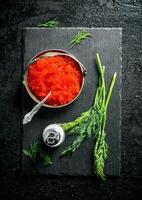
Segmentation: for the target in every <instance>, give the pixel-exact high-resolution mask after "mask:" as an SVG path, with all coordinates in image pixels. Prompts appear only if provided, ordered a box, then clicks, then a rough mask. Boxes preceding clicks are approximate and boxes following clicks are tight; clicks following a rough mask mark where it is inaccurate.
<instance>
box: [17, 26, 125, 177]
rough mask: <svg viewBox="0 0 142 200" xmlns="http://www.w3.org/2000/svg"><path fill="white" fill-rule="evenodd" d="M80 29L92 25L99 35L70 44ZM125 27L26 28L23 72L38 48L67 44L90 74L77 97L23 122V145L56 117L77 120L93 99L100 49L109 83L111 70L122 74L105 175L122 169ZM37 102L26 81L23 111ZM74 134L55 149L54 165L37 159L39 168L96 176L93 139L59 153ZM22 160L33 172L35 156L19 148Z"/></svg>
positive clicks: (43, 171) (112, 116) (116, 91)
mask: <svg viewBox="0 0 142 200" xmlns="http://www.w3.org/2000/svg"><path fill="white" fill-rule="evenodd" d="M80 30H86V31H89V32H90V33H91V34H93V35H94V36H95V39H94V40H93V39H92V38H89V39H87V40H85V41H83V42H82V43H81V44H80V45H77V46H75V47H74V48H73V49H70V50H68V49H66V48H65V47H66V45H67V43H68V42H69V41H70V39H71V38H72V36H73V35H74V34H75V33H77V32H78V31H80ZM121 37H122V29H121V28H57V29H44V28H26V29H24V34H23V67H24V70H23V71H24V72H25V71H26V68H27V63H28V61H29V60H30V59H31V58H32V57H33V56H34V55H35V54H37V53H38V52H40V51H43V50H46V49H64V50H68V51H69V52H71V53H72V54H73V55H74V56H75V57H77V58H78V60H79V61H80V62H82V64H83V65H84V66H85V67H86V69H87V75H86V77H85V84H84V88H83V91H82V93H81V95H80V96H79V98H78V99H77V100H76V101H75V102H74V103H72V104H71V105H69V106H67V107H65V108H62V109H47V108H41V110H40V111H39V113H38V114H37V115H36V116H35V117H34V119H33V120H32V122H31V123H29V124H27V125H24V126H23V134H22V148H24V149H26V148H28V147H29V145H30V144H31V143H32V142H33V141H35V140H36V138H38V137H40V135H41V134H42V131H43V129H44V128H45V126H47V125H48V124H51V123H54V122H68V121H72V120H74V119H75V118H76V117H77V116H79V115H80V114H81V113H82V112H83V111H85V110H87V109H88V108H89V107H90V106H91V105H92V103H93V99H94V95H95V90H96V86H97V81H98V74H97V70H96V65H95V55H96V53H97V52H98V53H99V54H100V56H101V60H102V62H103V64H104V65H105V66H106V74H105V77H106V85H107V86H108V85H109V84H110V81H111V77H112V75H113V73H114V72H115V71H116V72H117V74H118V78H117V82H116V85H115V89H114V91H113V94H112V97H111V101H110V104H109V108H108V117H107V118H108V121H107V127H106V132H107V142H108V145H109V157H108V159H107V161H106V166H105V171H106V174H107V175H114V176H119V175H120V168H121V148H120V141H121V53H122V52H121V51H122V47H121ZM34 105H35V102H34V101H33V100H32V99H31V98H30V97H29V96H28V95H27V92H26V91H25V89H24V87H23V100H22V107H23V116H24V114H25V113H27V112H28V111H30V110H31V108H32V107H33V106H34ZM73 139H74V137H70V136H68V137H66V140H65V142H64V143H63V145H62V146H61V147H59V148H56V149H54V150H53V151H52V157H53V161H54V163H53V165H51V166H49V167H43V166H42V164H41V163H40V162H39V163H37V165H36V168H37V169H38V171H39V172H40V173H41V174H47V175H71V176H92V175H93V172H92V153H93V152H92V151H93V145H94V142H95V140H92V139H88V140H87V141H85V142H84V143H83V144H82V145H81V146H80V148H79V149H78V150H77V151H76V152H75V153H74V154H72V156H66V157H63V158H59V156H60V153H61V152H62V151H63V150H64V149H65V147H67V146H68V145H69V144H70V143H71V141H73ZM21 156H22V159H21V166H22V172H23V173H30V171H31V169H32V163H31V161H30V160H29V159H28V158H27V157H25V156H24V155H23V154H21Z"/></svg>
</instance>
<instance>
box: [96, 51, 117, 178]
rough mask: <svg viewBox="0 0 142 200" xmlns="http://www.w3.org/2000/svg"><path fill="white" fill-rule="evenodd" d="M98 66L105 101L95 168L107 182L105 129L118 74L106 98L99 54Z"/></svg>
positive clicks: (99, 125)
mask: <svg viewBox="0 0 142 200" xmlns="http://www.w3.org/2000/svg"><path fill="white" fill-rule="evenodd" d="M97 64H98V67H99V69H100V73H101V77H100V78H101V79H100V80H99V81H101V82H102V95H101V98H102V99H103V101H102V104H101V111H102V113H101V116H100V120H99V123H98V128H97V129H96V130H95V132H96V144H95V146H94V152H93V159H94V168H95V169H96V173H97V175H98V177H100V178H101V179H102V180H105V173H104V167H105V160H106V159H107V157H108V144H107V143H106V133H105V127H106V120H107V108H108V103H109V101H110V97H111V94H112V90H113V87H114V85H115V81H116V73H114V75H113V78H112V82H111V85H110V88H109V91H108V94H107V97H106V88H105V80H104V72H103V70H104V66H102V64H101V61H100V58H99V55H98V54H97Z"/></svg>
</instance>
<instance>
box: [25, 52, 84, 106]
mask: <svg viewBox="0 0 142 200" xmlns="http://www.w3.org/2000/svg"><path fill="white" fill-rule="evenodd" d="M55 55H65V56H68V57H70V58H72V59H73V60H74V61H76V62H77V63H78V66H79V67H80V70H81V72H82V85H81V88H80V91H79V93H78V94H77V96H76V97H75V98H74V99H72V101H70V102H69V103H67V104H64V105H60V106H52V105H48V104H43V106H45V107H48V108H61V107H64V106H67V105H69V104H71V103H72V102H73V101H75V99H77V97H78V96H79V95H80V93H81V91H82V89H83V86H84V79H85V75H86V69H85V67H84V66H83V64H82V63H80V61H79V60H78V59H77V58H75V57H74V56H73V55H72V54H71V53H69V52H67V51H64V50H61V49H49V50H45V51H42V52H40V53H38V54H36V55H35V56H34V57H33V58H32V59H31V60H30V61H29V63H28V67H29V66H30V64H32V63H33V62H36V61H37V60H38V59H40V58H42V57H46V56H55ZM28 67H27V70H28ZM23 84H24V86H25V88H26V90H27V92H28V94H29V95H30V97H31V98H32V99H33V100H34V101H35V102H37V103H39V102H40V101H39V100H38V99H37V98H36V96H35V95H34V94H33V93H32V92H31V90H30V89H29V87H28V80H27V71H26V72H25V75H24V80H23Z"/></svg>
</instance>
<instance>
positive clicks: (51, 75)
mask: <svg viewBox="0 0 142 200" xmlns="http://www.w3.org/2000/svg"><path fill="white" fill-rule="evenodd" d="M27 80H28V87H29V89H30V90H31V92H32V93H33V94H34V95H35V96H36V97H37V98H38V99H39V100H42V99H43V98H44V97H45V96H46V95H47V94H48V93H49V91H51V95H50V96H49V98H48V100H47V102H46V103H47V104H49V105H52V106H59V105H64V104H67V103H68V102H70V101H71V100H73V99H74V98H75V97H76V96H77V94H78V93H79V91H80V88H81V85H82V73H81V70H80V68H79V65H78V63H77V62H76V61H75V60H73V59H72V58H70V57H68V56H62V55H60V56H52V57H44V58H40V59H39V60H37V61H36V62H34V63H32V64H31V65H30V66H29V69H28V74H27Z"/></svg>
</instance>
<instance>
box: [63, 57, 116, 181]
mask: <svg viewBox="0 0 142 200" xmlns="http://www.w3.org/2000/svg"><path fill="white" fill-rule="evenodd" d="M96 63H97V67H98V71H99V75H100V77H99V81H98V87H97V91H96V95H95V100H94V103H93V106H92V107H91V108H90V109H89V110H88V111H86V112H84V113H82V115H81V116H80V117H78V118H77V119H75V120H74V121H73V122H68V123H64V124H60V125H61V126H62V127H63V128H64V130H65V131H68V133H69V134H76V135H77V138H76V139H75V140H74V141H73V143H72V144H71V145H70V146H68V147H67V148H66V149H65V150H64V151H63V152H62V154H61V155H68V154H71V153H73V152H74V151H76V150H77V149H78V148H79V146H80V145H81V143H82V142H83V141H84V140H85V139H86V138H90V137H93V136H95V137H96V144H95V146H94V152H93V159H94V164H93V165H94V166H93V167H94V168H95V169H96V173H97V175H98V176H99V177H100V178H101V179H102V180H105V174H104V167H105V160H106V159H107V156H108V145H107V143H106V140H105V139H106V133H105V126H106V115H107V107H108V103H109V101H110V97H111V93H112V90H113V87H114V85H115V81H116V73H114V75H113V79H112V82H111V85H110V88H109V91H108V94H107V95H106V86H105V80H104V73H105V67H104V66H103V65H102V64H101V61H100V57H99V54H97V55H96ZM106 96H107V97H106Z"/></svg>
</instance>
